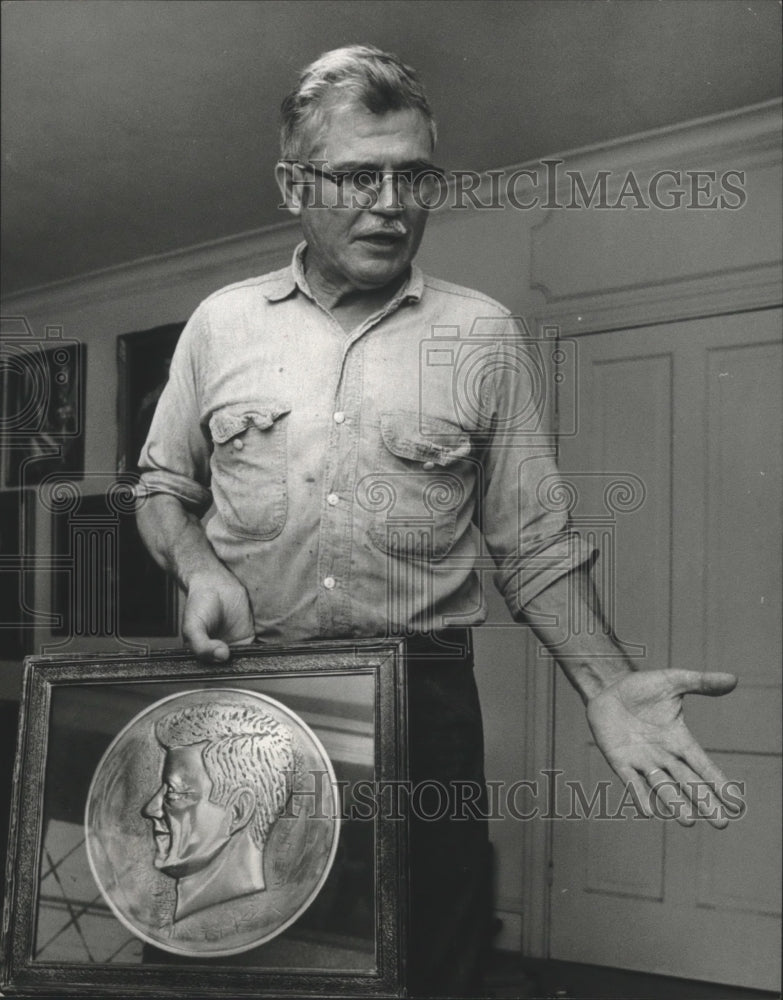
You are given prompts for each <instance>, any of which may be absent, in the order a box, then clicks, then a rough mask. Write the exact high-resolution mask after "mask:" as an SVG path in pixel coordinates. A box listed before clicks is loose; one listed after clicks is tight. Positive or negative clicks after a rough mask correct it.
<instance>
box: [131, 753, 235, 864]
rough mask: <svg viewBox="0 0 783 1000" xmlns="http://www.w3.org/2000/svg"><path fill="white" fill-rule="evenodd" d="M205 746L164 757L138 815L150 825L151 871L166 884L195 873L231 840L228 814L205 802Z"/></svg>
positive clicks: (208, 797)
mask: <svg viewBox="0 0 783 1000" xmlns="http://www.w3.org/2000/svg"><path fill="white" fill-rule="evenodd" d="M205 745H206V744H194V745H193V746H189V747H172V748H171V749H170V750H169V751H168V753H167V754H166V759H165V762H164V765H163V776H162V781H161V785H160V788H159V789H158V790H157V791H156V792H155V794H154V795H153V796H152V798H151V799H150V800H149V802H148V803H147V804H146V805H145V807H144V809H143V810H142V812H143V815H144V816H146V817H147V819H150V820H151V821H152V834H153V837H154V838H155V847H156V854H155V862H154V864H155V867H156V868H157V869H159V870H160V871H162V872H165V873H166V875H171V877H172V878H180V877H181V876H183V875H192V874H193V873H194V872H197V871H200V870H201V869H202V868H204V867H205V866H206V865H208V864H209V863H210V862H211V861H212V860H213V859H214V858H215V856H216V855H217V854H218V853H219V852H220V851H221V850H223V848H224V847H225V846H226V844H227V843H228V841H229V839H230V837H231V834H232V823H231V819H230V815H229V809H228V808H226V807H224V806H219V805H216V804H215V803H214V802H212V801H211V796H212V782H211V781H210V780H209V775H208V774H207V771H206V768H205V767H204V761H203V758H202V750H203V747H204V746H205Z"/></svg>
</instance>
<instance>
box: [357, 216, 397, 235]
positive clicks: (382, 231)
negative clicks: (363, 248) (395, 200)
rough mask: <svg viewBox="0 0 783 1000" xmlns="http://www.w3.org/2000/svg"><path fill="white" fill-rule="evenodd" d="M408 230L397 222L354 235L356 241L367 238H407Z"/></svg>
mask: <svg viewBox="0 0 783 1000" xmlns="http://www.w3.org/2000/svg"><path fill="white" fill-rule="evenodd" d="M407 235H408V228H407V226H404V225H403V224H402V223H401V222H398V221H394V220H392V221H389V222H387V223H386V224H385V225H383V226H376V227H375V228H374V229H368V230H366V231H365V232H359V233H356V239H364V238H365V237H367V236H407Z"/></svg>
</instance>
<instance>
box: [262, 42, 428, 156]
mask: <svg viewBox="0 0 783 1000" xmlns="http://www.w3.org/2000/svg"><path fill="white" fill-rule="evenodd" d="M335 92H337V93H343V94H345V95H346V96H348V97H350V98H352V99H354V100H357V101H360V102H361V103H362V104H364V106H365V107H366V108H367V110H368V111H371V112H372V113H373V114H376V115H379V114H384V113H386V112H387V111H402V110H405V109H406V108H411V109H413V110H416V111H420V112H421V113H422V115H423V116H424V118H425V120H426V122H427V125H428V127H429V130H430V136H431V137H432V144H433V146H434V145H435V142H436V140H437V136H438V134H437V127H436V125H435V119H434V117H433V114H432V110H431V108H430V105H429V102H428V101H427V95H426V94H425V93H424V88H423V87H422V85H421V82H420V81H419V78H418V76H417V75H416V71H415V70H413V69H412V68H411V67H410V66H406V65H405V63H404V62H402V61H401V60H400V58H399V57H398V56H396V55H394V53H392V52H384V51H383V50H382V49H378V48H375V46H374V45H348V46H346V47H345V48H342V49H332V50H331V52H324V54H323V55H321V56H320V57H319V58H318V59H316V60H315V62H313V63H311V64H310V65H309V66H307V67H306V68H305V69H304V70H302V73H301V75H300V77H299V82H298V84H297V85H296V87H295V88H294V89H293V90H292V91H291V93H290V94H289V95H288V96H287V97H286V98H285V100H284V101H283V104H282V106H281V109H280V110H281V127H280V150H281V156H282V159H284V160H297V159H299V158H301V157H302V156H303V155H305V151H304V150H302V148H301V143H302V137H303V134H304V132H305V130H306V129H307V128H308V127H309V126H311V125H312V124H313V123H314V121H315V120H316V119H317V118H318V117H319V116H320V115H321V114H322V106H323V104H324V103H325V100H326V99H327V98H328V97H329V96H331V95H334V94H335Z"/></svg>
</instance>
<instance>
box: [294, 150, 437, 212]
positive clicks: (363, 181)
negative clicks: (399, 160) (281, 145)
mask: <svg viewBox="0 0 783 1000" xmlns="http://www.w3.org/2000/svg"><path fill="white" fill-rule="evenodd" d="M289 162H293V163H295V165H296V166H298V167H301V168H302V169H303V170H309V171H310V172H311V173H313V174H315V175H316V177H323V178H325V179H326V180H328V181H331V183H332V184H334V185H335V186H336V187H337V188H338V190H339V191H340V192H341V193H342V194H343V195H350V196H351V197H352V198H353V197H354V196H355V200H354V201H353V202H352V205H351V207H354V208H369V207H370V206H371V205H372V204H374V203H375V199H377V198H378V196H379V195H380V193H381V191H382V189H383V184H384V181H385V180H386V178H387V177H389V178H391V184H392V190H393V191H394V192H395V194H396V195H397V197H399V198H404V199H405V200H406V201H409V200H413V201H414V202H415V203H416V204H417V205H419V206H420V207H423V208H431V207H432V205H433V202H434V200H435V199H436V198H437V197H438V195H439V193H440V192H441V191H444V192H445V190H446V183H447V178H446V172H445V170H443V169H442V168H441V167H436V166H435V165H434V164H432V163H427V164H423V165H422V166H417V167H406V168H405V169H404V170H381V169H380V168H379V167H359V168H358V169H356V170H323V169H322V168H321V167H316V166H315V164H313V163H299V162H297V161H289ZM368 199H369V201H368ZM342 204H343V205H344V204H345V203H344V202H343V203H342Z"/></svg>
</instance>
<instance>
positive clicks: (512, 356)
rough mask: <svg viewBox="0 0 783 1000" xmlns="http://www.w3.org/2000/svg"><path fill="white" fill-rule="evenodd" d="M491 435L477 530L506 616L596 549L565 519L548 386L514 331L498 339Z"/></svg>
mask: <svg viewBox="0 0 783 1000" xmlns="http://www.w3.org/2000/svg"><path fill="white" fill-rule="evenodd" d="M498 351H499V353H500V355H502V356H501V357H498V358H496V361H495V364H494V374H495V378H494V394H493V408H494V412H493V414H492V426H493V432H492V435H491V438H490V441H489V444H488V447H487V451H486V460H485V463H484V468H485V477H486V481H485V489H484V496H483V503H482V527H483V534H484V538H485V540H486V543H487V547H488V549H489V551H490V553H491V555H492V557H493V560H494V562H495V565H496V567H497V568H496V572H495V576H494V580H495V585H496V587H497V588H498V590H499V591H500V593H501V595H502V596H503V599H504V600H505V602H506V605H507V607H508V609H509V611H510V613H511V615H512V616H513V617H514V618H516V619H518V618H519V617H520V614H521V613H522V610H523V609H524V607H525V606H526V605H527V604H528V603H529V602H530V601H531V600H532V599H533V598H535V597H536V596H537V595H538V594H540V593H541V592H542V591H543V590H545V589H546V588H547V587H549V586H550V585H551V584H552V583H554V582H555V581H556V580H558V579H559V578H560V577H562V576H565V575H566V574H567V573H570V572H572V571H573V570H574V569H576V568H577V567H578V566H582V565H586V566H592V564H593V563H594V562H595V560H596V559H597V557H598V550H597V549H596V548H595V547H593V546H591V545H588V544H586V542H585V541H584V539H582V538H581V536H580V535H579V534H578V533H577V532H576V531H574V530H573V529H572V527H571V525H570V523H569V517H568V512H569V509H570V506H571V505H570V503H569V496H570V494H569V491H568V490H567V488H566V487H565V486H564V484H563V482H562V480H561V479H560V476H559V473H558V469H557V464H556V460H555V456H556V448H555V439H554V435H553V433H552V429H551V409H552V405H553V399H552V398H551V393H552V386H551V382H550V381H549V379H548V377H547V373H546V370H545V367H544V359H543V357H542V356H541V355H540V353H539V352H538V349H537V345H536V343H535V342H531V341H530V338H526V337H523V335H522V333H521V331H518V330H517V331H516V335H515V336H514V337H513V338H509V336H508V334H506V336H505V337H504V338H503V339H502V340H501V341H500V342H499V344H498Z"/></svg>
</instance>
